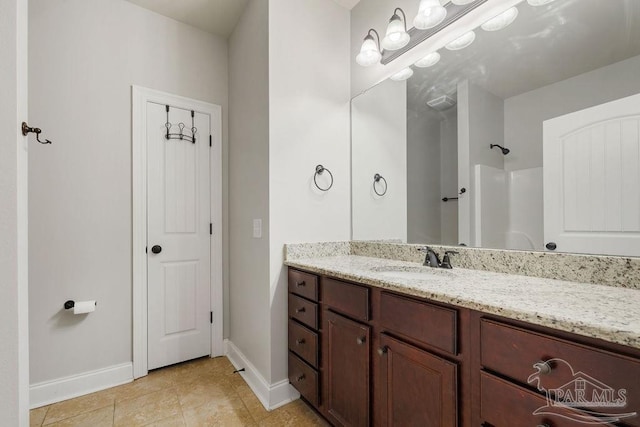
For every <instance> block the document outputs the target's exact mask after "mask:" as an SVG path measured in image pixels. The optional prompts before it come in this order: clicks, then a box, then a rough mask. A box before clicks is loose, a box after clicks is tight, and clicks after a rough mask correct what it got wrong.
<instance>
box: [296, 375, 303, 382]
mask: <svg viewBox="0 0 640 427" xmlns="http://www.w3.org/2000/svg"><path fill="white" fill-rule="evenodd" d="M296 381H297V382H300V381H304V374H301V375H299V376H298V378H296Z"/></svg>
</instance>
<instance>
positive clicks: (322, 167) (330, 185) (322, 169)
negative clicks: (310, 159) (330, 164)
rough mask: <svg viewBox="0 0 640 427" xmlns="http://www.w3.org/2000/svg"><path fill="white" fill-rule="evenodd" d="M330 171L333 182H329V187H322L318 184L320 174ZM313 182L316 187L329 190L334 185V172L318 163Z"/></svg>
mask: <svg viewBox="0 0 640 427" xmlns="http://www.w3.org/2000/svg"><path fill="white" fill-rule="evenodd" d="M325 171H326V172H329V176H330V177H331V184H329V186H328V187H327V188H322V187H320V186H319V185H318V181H317V178H318V175H322V174H323V173H324V172H325ZM313 183H314V184H315V185H316V187H317V188H318V190H320V191H329V189H330V188H331V187H333V174H332V173H331V171H330V170H329V169H327V168H325V167H324V166H322V165H318V166H316V173H314V174H313Z"/></svg>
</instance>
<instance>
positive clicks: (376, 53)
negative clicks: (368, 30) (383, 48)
mask: <svg viewBox="0 0 640 427" xmlns="http://www.w3.org/2000/svg"><path fill="white" fill-rule="evenodd" d="M380 58H382V55H381V54H380V49H379V48H378V45H377V44H376V42H375V40H374V39H373V36H372V35H371V34H367V36H366V37H365V38H364V42H362V47H361V48H360V53H358V55H357V56H356V62H357V63H358V64H359V65H362V66H363V67H368V66H370V65H373V64H377V63H378V62H379V61H380Z"/></svg>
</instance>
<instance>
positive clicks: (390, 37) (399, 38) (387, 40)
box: [382, 13, 411, 50]
mask: <svg viewBox="0 0 640 427" xmlns="http://www.w3.org/2000/svg"><path fill="white" fill-rule="evenodd" d="M410 39H411V37H410V36H409V33H407V30H406V28H405V24H404V21H402V19H400V17H399V16H398V15H397V14H396V13H394V14H393V16H392V17H391V19H390V20H389V25H388V26H387V32H386V35H385V36H384V38H383V39H382V47H383V48H385V49H386V50H398V49H400V48H403V47H405V46H406V45H407V44H408V43H409V40H410Z"/></svg>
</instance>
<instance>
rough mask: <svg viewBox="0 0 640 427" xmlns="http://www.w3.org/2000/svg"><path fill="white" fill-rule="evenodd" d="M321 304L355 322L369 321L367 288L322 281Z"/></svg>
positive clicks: (328, 280) (334, 281)
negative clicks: (355, 320)
mask: <svg viewBox="0 0 640 427" xmlns="http://www.w3.org/2000/svg"><path fill="white" fill-rule="evenodd" d="M322 302H323V303H324V304H326V305H328V306H329V307H331V308H332V309H334V310H336V311H339V312H341V313H343V314H346V315H347V316H350V317H352V318H354V319H357V320H364V321H367V320H369V288H366V287H364V286H358V285H353V284H351V283H345V282H341V281H339V280H333V279H326V278H323V279H322Z"/></svg>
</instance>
